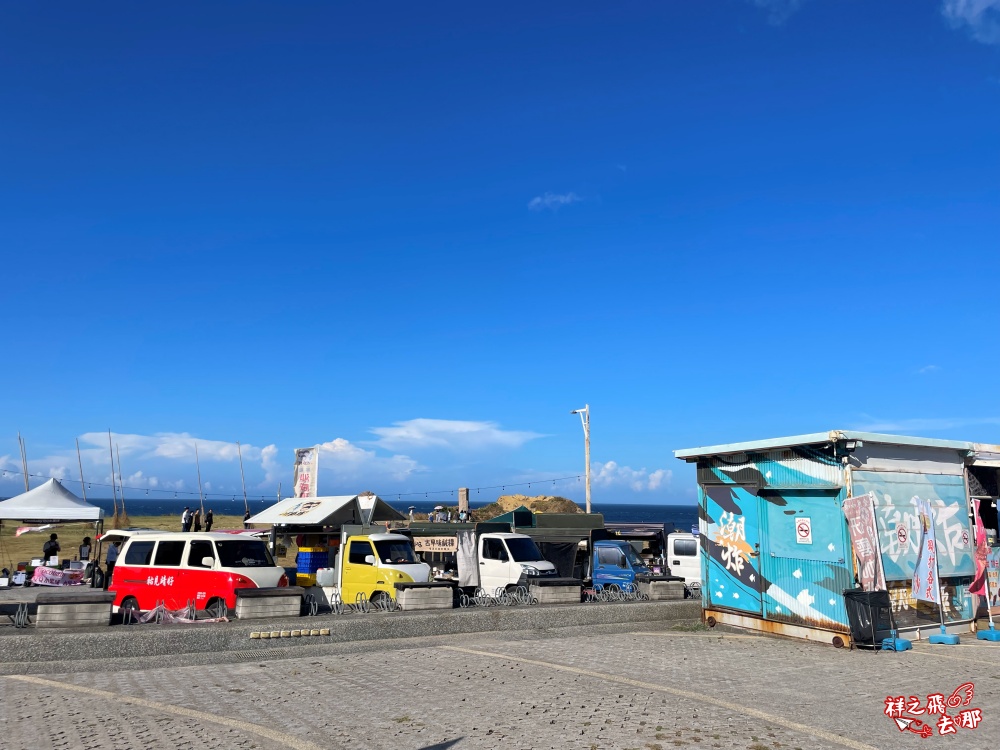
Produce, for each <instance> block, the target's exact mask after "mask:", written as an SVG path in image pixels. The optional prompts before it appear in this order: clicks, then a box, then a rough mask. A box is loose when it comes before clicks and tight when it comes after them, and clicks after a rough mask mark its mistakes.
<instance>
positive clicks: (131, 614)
mask: <svg viewBox="0 0 1000 750" xmlns="http://www.w3.org/2000/svg"><path fill="white" fill-rule="evenodd" d="M118 613H119V614H120V615H121V616H122V622H123V623H132V622H136V621H137V620H138V619H139V600H138V599H136V598H135V597H134V596H126V597H125V598H124V599H122V603H121V606H120V607H118Z"/></svg>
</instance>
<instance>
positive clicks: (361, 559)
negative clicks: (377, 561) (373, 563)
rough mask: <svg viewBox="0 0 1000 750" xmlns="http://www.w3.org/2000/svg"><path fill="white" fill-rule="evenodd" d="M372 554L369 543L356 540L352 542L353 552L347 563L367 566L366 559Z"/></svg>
mask: <svg viewBox="0 0 1000 750" xmlns="http://www.w3.org/2000/svg"><path fill="white" fill-rule="evenodd" d="M370 554H372V546H371V544H369V543H368V542H362V541H358V540H355V541H353V542H351V551H350V554H349V555H348V558H347V562H349V563H353V564H354V565H367V564H368V563H366V562H365V558H366V557H367V556H368V555H370Z"/></svg>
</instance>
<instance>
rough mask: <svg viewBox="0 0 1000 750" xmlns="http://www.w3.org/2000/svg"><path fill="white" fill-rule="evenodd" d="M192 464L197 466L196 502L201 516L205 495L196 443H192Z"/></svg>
mask: <svg viewBox="0 0 1000 750" xmlns="http://www.w3.org/2000/svg"><path fill="white" fill-rule="evenodd" d="M194 464H195V466H196V467H198V502H199V504H200V505H201V517H202V518H204V517H205V495H204V494H203V493H202V491H201V462H200V461H199V460H198V443H195V444H194Z"/></svg>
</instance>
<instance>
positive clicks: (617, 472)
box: [590, 461, 673, 492]
mask: <svg viewBox="0 0 1000 750" xmlns="http://www.w3.org/2000/svg"><path fill="white" fill-rule="evenodd" d="M590 472H591V476H590V479H591V481H592V482H593V483H594V484H595V485H597V486H598V487H616V486H624V487H628V488H629V489H631V490H632V491H634V492H643V491H651V490H658V489H661V488H662V487H663V486H664V485H667V484H669V483H670V480H671V478H672V477H673V472H672V471H671V470H670V469H656V470H655V471H651V472H650V471H647V470H646V469H645V468H642V469H633V468H632V467H631V466H619V465H618V464H617V463H616V462H614V461H608V462H607V463H603V464H602V463H599V462H596V461H595V462H594V463H593V464H591V467H590Z"/></svg>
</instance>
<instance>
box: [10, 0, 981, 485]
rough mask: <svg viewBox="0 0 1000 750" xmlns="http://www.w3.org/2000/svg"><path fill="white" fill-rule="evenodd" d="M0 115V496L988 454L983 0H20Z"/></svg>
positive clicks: (656, 471)
mask: <svg viewBox="0 0 1000 750" xmlns="http://www.w3.org/2000/svg"><path fill="white" fill-rule="evenodd" d="M0 97H2V101H3V110H4V115H3V117H0V144H2V147H0V247H2V248H3V266H2V267H3V270H4V273H3V279H4V283H3V305H2V313H0V315H2V316H3V318H2V322H3V340H4V344H5V346H4V353H5V357H4V366H3V367H2V369H0V403H2V408H0V414H2V417H0V423H2V425H3V428H2V429H0V464H2V467H3V468H7V469H16V468H18V467H19V465H20V462H19V457H18V448H17V443H16V434H17V432H18V431H19V430H20V431H21V433H22V434H23V435H24V437H25V440H26V442H27V448H28V455H29V459H30V468H31V471H32V472H33V473H38V474H45V475H56V476H67V477H75V476H76V474H77V472H76V461H75V449H74V440H76V439H80V442H81V446H82V447H83V448H84V470H85V472H86V474H87V476H88V477H92V478H93V481H95V482H96V481H99V480H101V479H102V478H103V479H105V480H106V477H107V476H108V475H109V472H110V465H109V463H108V459H107V450H106V439H107V438H106V431H107V429H108V428H109V427H110V428H111V429H112V430H113V431H114V433H115V442H116V443H118V444H119V446H120V447H121V451H122V461H123V469H124V473H125V475H126V484H129V486H135V487H140V488H143V487H148V486H152V487H153V488H154V489H160V490H174V489H179V490H181V491H183V490H191V489H192V488H194V487H195V486H196V475H195V467H194V463H193V444H194V442H195V441H197V443H198V446H199V454H200V455H201V457H202V459H203V461H202V475H203V478H205V480H206V482H207V483H208V484H209V485H210V486H211V488H212V490H213V491H218V492H220V493H221V492H229V491H233V490H234V489H235V488H237V487H238V486H239V472H238V464H237V462H236V460H235V459H236V454H235V441H237V440H240V441H242V443H243V444H244V446H245V447H246V452H245V454H244V458H245V459H246V462H247V480H248V483H249V484H250V486H251V487H252V488H254V491H263V490H264V489H267V490H268V491H271V490H272V489H273V488H274V487H276V485H277V483H278V482H279V481H280V482H283V484H284V487H285V488H287V487H289V486H290V483H291V462H292V457H293V453H292V451H293V449H294V448H296V447H303V446H308V445H313V444H321V445H324V446H325V450H324V451H323V452H322V456H323V458H322V461H321V471H320V491H321V492H322V493H324V494H336V493H340V492H356V491H359V490H362V489H373V490H375V491H378V492H380V493H384V494H386V495H387V496H389V495H391V494H393V493H402V492H422V491H425V490H439V489H448V488H452V487H457V486H462V485H465V486H472V487H477V486H488V485H499V484H508V483H516V482H526V481H537V480H540V479H543V478H553V477H556V478H558V477H567V476H575V475H578V474H581V473H582V472H583V455H582V454H583V450H582V447H583V445H582V443H583V440H582V430H581V428H580V423H579V420H578V418H577V417H575V416H572V415H571V414H570V413H569V412H570V410H571V409H574V408H578V407H581V406H583V405H584V403H589V404H590V405H591V407H592V410H593V416H592V428H593V432H592V438H593V461H594V464H595V466H594V472H595V478H596V481H595V487H594V497H595V501H601V502H668V501H674V502H688V501H692V500H693V498H694V477H693V473H692V472H691V471H690V470H689V468H688V467H687V466H686V465H684V464H682V463H680V462H678V461H676V460H675V459H674V458H673V456H672V451H673V450H674V449H677V448H687V447H694V446H698V445H706V444H712V443H718V442H729V441H735V440H746V439H754V438H763V437H772V436H779V435H785V434H797V433H802V432H813V431H820V430H826V429H833V428H838V429H844V428H860V429H871V430H878V431H887V432H900V433H906V434H919V435H928V436H932V437H954V438H961V439H970V440H979V441H987V442H1000V429H998V428H1000V404H998V399H997V397H996V395H995V394H994V393H993V390H994V388H993V386H994V384H995V383H996V374H995V373H996V370H997V366H998V364H1000V362H998V358H1000V355H998V347H997V345H996V341H997V338H996V330H997V325H998V322H1000V320H998V313H997V302H996V299H997V289H996V287H997V283H998V281H1000V260H998V257H1000V253H998V252H997V249H998V244H1000V180H998V178H1000V138H998V123H1000V0H926V1H925V0H907V1H905V2H903V1H896V0H880V1H878V2H861V1H860V0H857V1H854V2H834V1H833V0H800V1H796V0H784V1H783V2H777V1H775V2H767V1H766V0H755V1H751V0H718V1H713V2H697V3H695V2H667V3H653V2H621V3H607V2H572V3H570V2H551V3H543V4H538V3H533V4H530V5H529V4H526V3H506V4H504V5H503V6H502V7H500V6H494V7H482V6H479V5H478V4H470V3H446V2H442V3H433V4H414V3H405V4H404V3H396V4H380V3H365V4H360V3H359V4H353V5H349V4H346V3H342V4H334V3H305V2H300V3H282V4H278V3H261V2H239V3H236V2H231V3H197V4H195V3H180V4H172V5H170V6H162V7H158V8H150V7H145V6H144V5H142V4H140V5H136V4H134V3H119V4H115V3H108V4H104V5H102V6H100V8H96V7H95V6H93V5H87V4H79V3H58V2H56V3H47V4H45V5H44V7H43V6H40V5H36V4H29V3H8V4H6V5H5V6H4V7H3V8H2V9H0ZM102 433H103V434H102ZM102 441H103V442H102ZM19 482H20V479H19V478H17V477H14V476H13V475H12V474H8V475H7V476H6V477H3V478H0V494H10V493H13V492H16V491H17V488H18V486H19ZM71 486H72V485H71ZM521 489H523V490H527V488H521ZM538 491H546V492H556V493H559V494H565V495H568V496H570V497H573V498H576V499H582V497H583V490H582V483H580V482H579V481H577V480H575V479H574V480H569V481H566V482H560V483H557V484H556V485H552V484H551V483H550V484H548V485H542V486H541V487H540V486H538V485H535V486H533V487H532V488H531V489H530V492H531V493H532V494H534V493H535V492H538Z"/></svg>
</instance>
